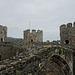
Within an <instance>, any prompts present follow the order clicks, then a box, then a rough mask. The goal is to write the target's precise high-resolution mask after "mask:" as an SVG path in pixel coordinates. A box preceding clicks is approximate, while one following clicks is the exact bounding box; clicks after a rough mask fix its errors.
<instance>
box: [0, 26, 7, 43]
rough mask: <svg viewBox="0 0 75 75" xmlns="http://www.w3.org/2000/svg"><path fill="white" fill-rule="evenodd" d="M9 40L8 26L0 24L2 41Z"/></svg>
mask: <svg viewBox="0 0 75 75" xmlns="http://www.w3.org/2000/svg"><path fill="white" fill-rule="evenodd" d="M6 41H7V27H6V26H4V27H3V26H2V25H0V42H6Z"/></svg>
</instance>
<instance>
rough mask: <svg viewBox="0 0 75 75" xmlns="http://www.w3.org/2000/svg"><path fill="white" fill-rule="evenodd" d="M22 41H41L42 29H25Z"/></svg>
mask: <svg viewBox="0 0 75 75" xmlns="http://www.w3.org/2000/svg"><path fill="white" fill-rule="evenodd" d="M24 41H25V43H27V42H43V31H42V30H37V31H36V30H34V29H33V30H32V32H30V30H28V29H27V30H25V31H24Z"/></svg>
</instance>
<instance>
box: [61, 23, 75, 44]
mask: <svg viewBox="0 0 75 75" xmlns="http://www.w3.org/2000/svg"><path fill="white" fill-rule="evenodd" d="M60 41H61V44H69V45H75V22H74V23H73V26H72V23H68V24H67V25H65V24H63V25H61V26H60Z"/></svg>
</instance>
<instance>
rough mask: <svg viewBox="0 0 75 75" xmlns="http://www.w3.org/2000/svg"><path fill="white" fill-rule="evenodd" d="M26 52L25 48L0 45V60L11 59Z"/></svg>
mask: <svg viewBox="0 0 75 75" xmlns="http://www.w3.org/2000/svg"><path fill="white" fill-rule="evenodd" d="M24 51H26V48H22V47H17V46H14V45H11V44H4V43H0V59H1V60H4V59H12V58H13V57H14V56H16V55H17V54H20V53H22V52H24Z"/></svg>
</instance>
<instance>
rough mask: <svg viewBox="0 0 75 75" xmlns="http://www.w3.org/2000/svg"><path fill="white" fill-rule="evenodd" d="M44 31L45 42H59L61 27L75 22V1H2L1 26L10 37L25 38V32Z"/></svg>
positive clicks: (0, 1) (0, 4) (0, 7)
mask: <svg viewBox="0 0 75 75" xmlns="http://www.w3.org/2000/svg"><path fill="white" fill-rule="evenodd" d="M29 21H30V29H36V30H38V29H41V30H43V37H44V41H46V40H50V41H52V40H59V39H60V35H59V33H60V31H59V26H60V25H62V24H67V23H69V22H72V23H73V22H74V21H75V0H0V24H1V25H3V26H7V27H8V33H7V34H8V37H15V38H23V31H24V30H26V29H29Z"/></svg>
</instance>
